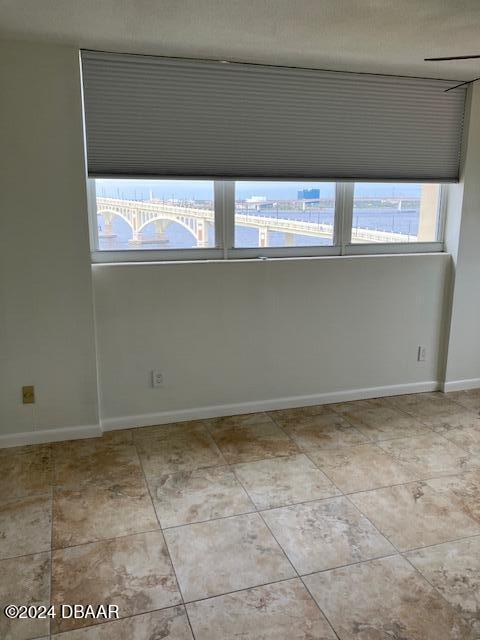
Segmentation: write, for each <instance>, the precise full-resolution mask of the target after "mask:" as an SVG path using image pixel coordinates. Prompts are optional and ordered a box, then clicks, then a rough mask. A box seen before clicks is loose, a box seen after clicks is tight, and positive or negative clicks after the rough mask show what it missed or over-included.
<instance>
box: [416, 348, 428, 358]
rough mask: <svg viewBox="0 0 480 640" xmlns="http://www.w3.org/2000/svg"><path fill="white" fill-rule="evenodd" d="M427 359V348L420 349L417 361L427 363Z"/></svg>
mask: <svg viewBox="0 0 480 640" xmlns="http://www.w3.org/2000/svg"><path fill="white" fill-rule="evenodd" d="M426 359H427V347H422V346H420V347H418V353H417V360H418V362H425V360H426Z"/></svg>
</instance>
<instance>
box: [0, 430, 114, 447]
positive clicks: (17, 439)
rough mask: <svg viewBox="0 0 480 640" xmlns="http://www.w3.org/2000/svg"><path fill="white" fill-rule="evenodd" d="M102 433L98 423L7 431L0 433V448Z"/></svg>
mask: <svg viewBox="0 0 480 640" xmlns="http://www.w3.org/2000/svg"><path fill="white" fill-rule="evenodd" d="M102 433H103V431H102V428H101V426H100V425H99V424H92V425H86V426H79V427H63V428H60V429H44V430H40V431H24V432H23V433H7V434H4V435H0V449H2V448H4V447H20V446H23V445H27V444H44V443H46V442H59V441H60V440H78V439H79V438H95V437H98V436H101V435H102Z"/></svg>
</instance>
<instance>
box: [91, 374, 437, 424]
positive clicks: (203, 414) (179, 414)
mask: <svg viewBox="0 0 480 640" xmlns="http://www.w3.org/2000/svg"><path fill="white" fill-rule="evenodd" d="M440 386H441V385H440V384H439V383H438V382H436V381H427V382H414V383H411V384H396V385H390V386H384V387H369V388H365V389H350V390H346V391H333V392H330V393H319V394H314V395H308V396H290V397H285V398H274V399H270V400H255V401H252V402H239V403H234V404H219V405H211V406H208V407H195V408H192V409H179V410H174V411H160V412H159V413H144V414H139V415H132V416H118V417H114V418H104V419H102V420H101V421H100V422H101V425H102V428H103V430H104V431H114V430H116V429H125V428H127V427H128V428H134V427H148V426H152V425H157V424H168V423H170V422H184V421H186V420H202V419H205V418H218V417H222V416H232V415H241V414H245V413H255V412H258V411H274V410H276V409H291V408H294V407H307V406H311V405H316V404H333V403H335V402H348V401H349V400H366V399H369V398H381V397H385V396H397V395H403V394H407V393H423V392H427V391H438V390H439V389H440Z"/></svg>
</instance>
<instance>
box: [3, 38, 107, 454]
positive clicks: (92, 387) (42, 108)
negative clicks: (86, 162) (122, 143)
mask: <svg viewBox="0 0 480 640" xmlns="http://www.w3.org/2000/svg"><path fill="white" fill-rule="evenodd" d="M79 86H80V85H79V65H78V52H76V51H75V49H74V48H72V47H61V46H42V45H30V44H25V43H14V42H2V43H1V44H0V87H1V94H2V95H1V99H0V109H1V113H0V126H1V140H2V144H1V161H0V162H1V164H0V210H1V218H0V446H1V442H2V440H1V436H2V435H5V434H11V433H19V432H23V431H32V430H34V429H39V430H44V429H47V430H48V429H55V428H57V427H72V426H85V425H95V424H98V417H97V389H96V367H95V350H94V331H93V306H92V288H91V273H90V266H89V253H88V252H89V246H88V229H87V217H86V195H85V180H84V169H83V150H82V149H83V147H82V133H81V109H80V91H79ZM27 384H34V385H35V387H36V393H37V402H36V404H35V405H22V404H21V387H22V385H27Z"/></svg>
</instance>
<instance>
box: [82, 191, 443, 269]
mask: <svg viewBox="0 0 480 640" xmlns="http://www.w3.org/2000/svg"><path fill="white" fill-rule="evenodd" d="M89 187H90V188H89V200H90V210H91V216H90V221H91V225H90V228H91V238H92V256H93V260H94V261H96V262H115V261H122V262H124V261H130V260H137V261H145V260H153V261H158V260H191V259H227V258H255V257H263V256H266V257H268V256H271V257H276V256H277V257H278V256H311V255H344V254H347V255H348V254H362V253H382V252H385V253H392V252H397V253H398V252H408V251H410V252H412V251H441V250H443V244H442V234H443V228H442V221H443V216H442V200H443V198H442V194H443V189H442V185H440V184H413V183H361V182H359V183H345V182H337V183H335V182H298V181H282V182H279V181H276V182H273V181H244V180H242V181H236V182H235V181H225V180H215V181H213V180H160V179H159V180H153V179H151V180H143V179H129V180H126V179H119V178H115V179H95V180H94V179H91V180H89Z"/></svg>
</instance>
